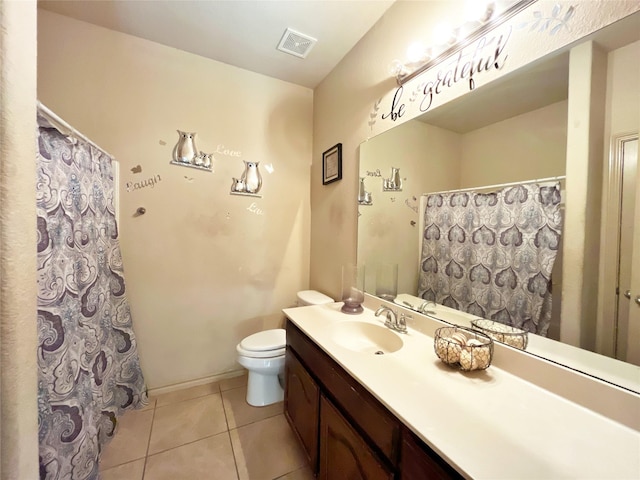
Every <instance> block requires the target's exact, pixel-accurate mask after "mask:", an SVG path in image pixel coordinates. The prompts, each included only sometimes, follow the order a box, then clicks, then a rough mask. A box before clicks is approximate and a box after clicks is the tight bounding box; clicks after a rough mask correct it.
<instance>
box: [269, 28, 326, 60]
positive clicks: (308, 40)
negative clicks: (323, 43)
mask: <svg viewBox="0 0 640 480" xmlns="http://www.w3.org/2000/svg"><path fill="white" fill-rule="evenodd" d="M317 41H318V40H316V39H315V38H313V37H310V36H308V35H305V34H303V33H300V32H296V31H295V30H291V29H290V28H287V29H286V30H285V31H284V35H282V39H281V40H280V44H279V45H278V50H280V51H281V52H284V53H288V54H290V55H295V56H296V57H300V58H305V57H306V56H307V55H308V54H309V51H311V49H312V48H313V46H314V45H315V44H316V42H317Z"/></svg>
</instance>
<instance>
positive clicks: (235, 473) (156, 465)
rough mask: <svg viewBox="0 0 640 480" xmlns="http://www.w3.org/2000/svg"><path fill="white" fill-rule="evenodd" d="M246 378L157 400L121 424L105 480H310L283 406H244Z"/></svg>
mask: <svg viewBox="0 0 640 480" xmlns="http://www.w3.org/2000/svg"><path fill="white" fill-rule="evenodd" d="M246 385H247V377H246V375H245V376H241V377H235V378H232V379H228V380H222V381H221V382H218V383H212V384H208V385H201V386H198V387H193V388H189V389H185V390H180V391H176V392H171V393H167V394H164V395H159V396H158V397H155V398H151V399H150V402H149V406H148V407H145V408H144V409H142V410H135V411H131V412H127V413H126V414H125V415H123V416H122V417H120V425H119V427H118V431H117V433H116V435H115V437H114V438H113V440H111V442H110V443H109V444H108V445H107V446H106V448H105V450H104V452H103V454H102V459H101V462H100V471H101V478H102V480H143V479H144V480H165V479H166V480H183V479H184V480H208V479H211V480H217V479H224V480H226V479H236V480H238V479H239V480H245V479H250V480H254V479H255V480H274V479H279V480H312V479H313V478H314V477H313V475H312V473H311V471H310V469H309V468H308V467H307V460H306V457H305V455H304V453H303V451H302V449H301V448H300V446H299V445H298V441H297V439H296V438H295V435H294V433H293V432H292V431H291V428H290V427H289V424H288V423H287V420H286V419H285V418H284V414H283V404H282V403H278V404H275V405H269V406H266V407H261V408H256V407H252V406H250V405H249V404H247V403H246V400H245V396H246V392H247V387H246Z"/></svg>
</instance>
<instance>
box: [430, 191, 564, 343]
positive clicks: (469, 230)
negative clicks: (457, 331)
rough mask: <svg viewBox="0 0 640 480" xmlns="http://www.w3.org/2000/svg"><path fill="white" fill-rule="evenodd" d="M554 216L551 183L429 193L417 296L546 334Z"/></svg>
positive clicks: (555, 242)
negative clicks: (481, 191) (474, 190)
mask: <svg viewBox="0 0 640 480" xmlns="http://www.w3.org/2000/svg"><path fill="white" fill-rule="evenodd" d="M561 219H562V217H561V212H560V185H559V184H557V183H556V184H552V185H537V184H528V185H517V186H512V187H506V188H504V189H502V190H499V191H495V192H491V193H477V192H449V193H438V194H433V195H429V196H428V197H427V198H426V208H425V214H424V233H423V239H422V251H421V258H420V277H419V287H418V294H419V295H420V297H422V298H424V299H426V300H433V301H435V302H437V303H439V304H442V305H446V306H448V307H452V308H455V309H458V310H462V311H465V312H467V313H470V314H472V315H475V316H477V317H482V318H488V319H491V320H495V321H498V322H500V323H504V324H507V325H511V326H515V327H518V328H522V329H525V330H527V331H530V332H533V333H537V334H540V335H546V333H547V330H548V328H549V323H550V320H551V281H550V280H551V270H552V268H553V262H554V260H555V258H556V254H557V251H558V246H559V242H560V232H561V223H562V220H561Z"/></svg>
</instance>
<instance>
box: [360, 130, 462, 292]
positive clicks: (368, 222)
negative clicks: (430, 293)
mask: <svg viewBox="0 0 640 480" xmlns="http://www.w3.org/2000/svg"><path fill="white" fill-rule="evenodd" d="M392 166H393V167H396V168H400V174H401V177H402V178H403V185H402V191H401V192H383V191H382V180H383V178H388V177H389V176H390V175H391V167H392ZM376 171H379V172H380V173H381V174H382V177H373V176H370V175H367V172H374V173H375V172H376ZM459 172H460V135H459V134H457V133H454V132H450V131H449V130H444V129H442V128H438V127H434V126H431V125H428V124H426V123H422V122H419V121H417V120H414V121H411V122H407V123H405V124H403V125H402V128H394V129H391V130H389V131H388V132H385V133H383V134H382V135H378V136H376V137H375V138H372V139H370V140H369V141H367V142H365V143H363V144H362V145H360V177H365V186H366V190H367V191H370V192H371V193H372V195H373V205H371V206H365V205H360V206H359V207H358V210H359V213H360V215H359V217H358V259H357V260H358V263H360V264H364V265H365V268H366V269H367V271H370V268H369V267H371V268H372V269H375V265H376V263H380V262H381V261H384V262H386V263H394V264H398V274H399V280H398V292H400V293H411V294H414V295H416V294H417V292H418V261H417V259H418V258H419V256H418V251H419V250H418V249H419V238H420V219H419V218H418V212H417V209H418V207H419V204H420V196H421V195H422V194H423V193H425V192H435V191H439V190H449V189H452V188H457V186H458V177H459ZM414 209H415V210H414ZM412 221H413V222H414V224H413V225H412V224H411V222H412ZM382 259H384V260H382ZM372 276H373V277H375V275H373V271H370V274H367V280H370V282H369V283H368V285H366V287H367V291H369V292H371V293H374V294H375V284H374V282H373V281H372V280H373V277H372Z"/></svg>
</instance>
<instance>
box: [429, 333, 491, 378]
mask: <svg viewBox="0 0 640 480" xmlns="http://www.w3.org/2000/svg"><path fill="white" fill-rule="evenodd" d="M433 347H434V350H435V352H436V355H438V358H439V359H440V360H442V361H443V362H444V363H446V364H447V365H452V366H456V367H458V368H460V369H461V370H464V371H467V372H470V371H473V370H484V369H485V368H488V367H489V365H491V358H492V357H493V340H491V338H489V337H488V336H487V335H485V334H484V333H481V332H476V331H474V330H471V329H469V328H465V327H442V328H439V329H437V330H436V334H435V339H434V343H433Z"/></svg>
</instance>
